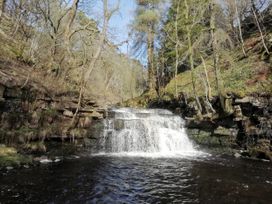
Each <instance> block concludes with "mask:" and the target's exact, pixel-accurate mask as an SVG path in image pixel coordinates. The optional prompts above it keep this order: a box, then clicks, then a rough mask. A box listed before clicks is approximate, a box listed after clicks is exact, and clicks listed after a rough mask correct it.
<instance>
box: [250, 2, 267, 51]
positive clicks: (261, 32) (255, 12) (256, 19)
mask: <svg viewBox="0 0 272 204" xmlns="http://www.w3.org/2000/svg"><path fill="white" fill-rule="evenodd" d="M251 10H252V13H253V15H254V19H255V22H256V25H257V27H258V30H259V32H260V35H261V38H262V43H263V46H264V49H265V51H266V53H267V54H270V52H269V50H268V48H267V46H266V44H265V39H264V35H263V31H262V29H261V26H260V22H259V20H258V16H257V14H258V11H257V9H256V7H255V4H254V2H253V0H251Z"/></svg>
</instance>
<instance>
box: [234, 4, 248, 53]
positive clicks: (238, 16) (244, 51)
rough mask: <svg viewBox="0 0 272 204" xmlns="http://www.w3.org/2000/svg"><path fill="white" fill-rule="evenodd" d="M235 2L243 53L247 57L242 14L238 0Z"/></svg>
mask: <svg viewBox="0 0 272 204" xmlns="http://www.w3.org/2000/svg"><path fill="white" fill-rule="evenodd" d="M234 4H235V12H236V17H237V23H238V29H239V38H240V42H241V46H242V50H243V54H244V56H245V57H247V54H246V50H245V43H244V38H243V33H242V28H241V19H240V15H239V12H238V5H237V0H235V2H234Z"/></svg>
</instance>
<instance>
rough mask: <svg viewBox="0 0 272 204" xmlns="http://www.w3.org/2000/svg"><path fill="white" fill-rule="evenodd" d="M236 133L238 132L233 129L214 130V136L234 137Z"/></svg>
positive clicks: (221, 128)
mask: <svg viewBox="0 0 272 204" xmlns="http://www.w3.org/2000/svg"><path fill="white" fill-rule="evenodd" d="M237 133H238V130H236V129H234V128H224V127H222V126H219V127H218V128H217V129H215V130H214V134H215V135H219V136H236V135H237Z"/></svg>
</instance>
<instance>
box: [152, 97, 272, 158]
mask: <svg viewBox="0 0 272 204" xmlns="http://www.w3.org/2000/svg"><path fill="white" fill-rule="evenodd" d="M201 102H202V105H203V107H204V111H203V112H204V114H203V116H202V117H199V116H198V115H197V112H198V111H197V106H196V104H195V102H194V101H193V100H190V99H188V98H186V97H185V95H181V97H180V99H179V100H176V101H171V102H166V103H164V102H160V103H153V104H152V107H161V108H162V107H164V108H169V109H172V110H173V111H176V113H177V114H180V115H182V117H183V118H185V119H186V123H187V125H186V126H187V131H188V133H189V135H190V137H191V138H192V139H193V140H194V141H195V142H196V143H198V144H200V145H203V146H208V147H217V148H219V149H224V148H231V149H238V150H241V152H242V154H244V155H246V156H252V157H256V158H261V159H269V160H271V161H272V97H271V96H270V95H251V96H246V97H243V98H239V97H237V96H234V95H230V97H228V98H227V99H226V103H227V104H228V110H229V113H228V114H225V113H223V111H222V110H221V108H220V105H219V99H218V98H213V100H211V105H212V107H213V108H214V110H215V111H216V113H211V112H210V111H209V106H207V104H205V101H204V100H203V99H201Z"/></svg>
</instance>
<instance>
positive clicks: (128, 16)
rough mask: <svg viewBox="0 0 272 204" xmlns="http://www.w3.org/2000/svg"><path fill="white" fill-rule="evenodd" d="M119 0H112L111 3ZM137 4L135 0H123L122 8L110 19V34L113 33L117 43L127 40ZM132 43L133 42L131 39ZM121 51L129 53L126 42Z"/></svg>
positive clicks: (121, 2)
mask: <svg viewBox="0 0 272 204" xmlns="http://www.w3.org/2000/svg"><path fill="white" fill-rule="evenodd" d="M113 2H117V0H111V2H110V3H113ZM135 9H136V4H135V1H134V0H121V1H120V10H119V12H118V13H116V15H114V16H113V17H112V19H111V21H110V30H109V32H110V34H111V35H113V36H112V37H113V38H112V40H113V42H114V43H116V44H120V42H123V41H126V40H127V39H128V35H129V32H130V28H129V24H130V23H131V22H132V20H133V17H134V13H135ZM129 44H130V45H131V44H132V42H131V41H130V42H129ZM119 48H120V51H121V52H123V53H126V54H127V44H126V43H124V44H123V45H122V46H120V47H119Z"/></svg>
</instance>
